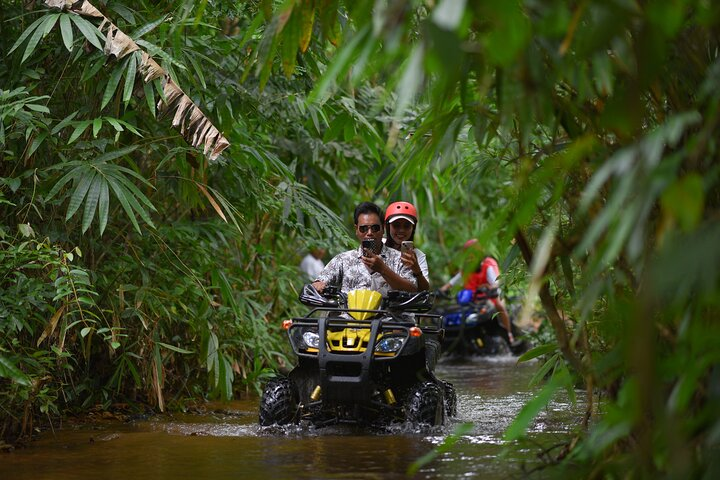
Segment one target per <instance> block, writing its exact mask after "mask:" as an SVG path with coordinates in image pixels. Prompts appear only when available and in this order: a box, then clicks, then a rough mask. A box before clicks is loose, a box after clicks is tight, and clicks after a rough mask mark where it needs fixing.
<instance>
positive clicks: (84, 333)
mask: <svg viewBox="0 0 720 480" xmlns="http://www.w3.org/2000/svg"><path fill="white" fill-rule="evenodd" d="M91 331H92V327H85V328H83V329H82V330H80V335H81V336H82V337H83V338H85V337H87V336H88V333H90V332H91Z"/></svg>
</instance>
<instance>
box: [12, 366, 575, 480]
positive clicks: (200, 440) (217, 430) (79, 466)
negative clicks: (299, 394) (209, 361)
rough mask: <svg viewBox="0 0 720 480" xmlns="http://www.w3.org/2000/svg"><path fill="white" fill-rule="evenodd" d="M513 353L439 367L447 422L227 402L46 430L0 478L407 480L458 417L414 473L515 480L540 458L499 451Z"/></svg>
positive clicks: (563, 432) (543, 419)
mask: <svg viewBox="0 0 720 480" xmlns="http://www.w3.org/2000/svg"><path fill="white" fill-rule="evenodd" d="M515 360H516V359H514V358H512V357H506V358H494V359H485V358H478V359H475V360H472V361H466V362H461V363H442V364H441V365H440V366H439V371H438V375H439V376H440V377H441V378H443V379H446V380H449V381H451V382H453V383H454V384H455V385H456V388H457V392H458V417H457V419H455V420H454V423H451V424H449V425H447V426H445V427H441V428H439V427H438V428H433V429H425V430H422V431H415V430H409V429H408V428H402V427H399V428H396V429H393V430H391V431H390V432H382V433H378V432H374V433H373V432H367V431H365V430H362V429H358V428H356V427H331V428H323V429H314V428H308V427H302V428H301V427H289V428H283V429H272V428H269V429H268V428H265V429H262V428H260V427H258V426H257V401H244V402H234V403H233V404H231V405H230V406H229V407H226V410H225V411H224V412H223V413H215V414H206V415H174V416H171V417H158V418H153V419H151V420H147V421H140V422H135V423H128V424H117V423H109V424H106V425H103V426H99V427H96V428H94V429H89V428H88V427H82V428H78V429H72V428H64V429H62V430H61V431H58V432H56V435H55V436H53V434H52V433H49V432H47V433H45V434H43V435H42V437H41V438H40V439H39V440H38V441H36V442H34V443H33V444H32V445H31V446H30V447H29V448H26V449H21V450H18V451H15V452H13V453H10V454H6V455H2V456H1V457H0V478H3V479H30V478H32V479H42V478H53V479H70V478H73V479H77V478H102V479H103V480H113V479H116V478H117V479H121V478H122V479H126V478H149V477H152V478H157V479H173V480H176V479H183V478H213V479H225V478H269V477H272V478H277V479H285V478H287V479H296V478H313V479H315V478H323V479H344V478H356V479H357V478H359V479H372V478H383V479H393V478H398V479H399V478H407V477H406V476H405V472H406V471H407V468H408V467H409V466H410V464H411V463H412V462H413V461H414V460H416V459H417V458H419V457H421V456H423V455H425V454H426V453H427V452H428V451H430V450H431V449H432V448H433V447H435V446H436V445H438V444H440V443H441V442H442V441H443V440H444V439H445V438H446V436H447V435H448V434H449V433H451V432H452V431H453V428H454V426H455V425H457V424H458V423H460V422H471V423H472V425H473V428H472V430H471V431H470V432H469V433H467V434H466V435H464V436H463V437H462V438H461V439H460V440H459V441H458V443H457V444H456V445H455V446H454V447H453V448H452V449H451V450H450V451H448V452H446V453H443V454H442V455H440V456H439V457H438V458H437V459H436V460H435V461H434V462H432V463H431V464H429V465H428V466H426V467H425V468H423V469H422V470H421V471H420V472H419V473H418V475H417V476H416V477H415V478H447V479H458V478H466V477H471V478H473V477H481V476H482V477H483V478H485V479H491V478H512V477H521V476H523V475H524V474H523V472H524V470H523V469H528V468H532V467H533V465H535V464H537V463H538V460H537V458H536V453H537V449H535V448H523V449H514V450H512V451H511V453H510V454H508V455H504V456H503V455H502V453H503V451H504V449H505V442H504V441H503V439H502V435H503V432H504V430H505V429H506V428H507V426H508V425H509V424H510V422H511V421H512V420H513V418H514V416H515V415H516V414H517V413H518V411H519V410H520V408H522V405H523V404H524V403H525V402H526V401H527V400H528V399H529V398H530V396H531V392H530V391H529V390H528V381H529V379H530V378H531V377H532V375H533V373H534V371H535V366H534V365H525V364H521V365H516V363H515ZM581 414H582V405H577V406H572V405H571V404H570V403H568V402H567V400H566V399H559V400H558V401H557V402H555V403H553V404H552V405H551V408H549V409H548V410H547V411H545V412H543V413H541V415H540V416H539V417H538V418H537V419H536V421H535V422H534V424H533V426H532V432H533V433H532V435H531V436H532V440H533V442H537V443H540V444H548V443H552V442H554V441H556V440H557V439H558V438H559V439H562V438H566V437H567V435H568V433H569V432H570V431H571V430H572V429H573V428H574V427H575V425H576V424H577V423H578V422H579V420H580V418H581Z"/></svg>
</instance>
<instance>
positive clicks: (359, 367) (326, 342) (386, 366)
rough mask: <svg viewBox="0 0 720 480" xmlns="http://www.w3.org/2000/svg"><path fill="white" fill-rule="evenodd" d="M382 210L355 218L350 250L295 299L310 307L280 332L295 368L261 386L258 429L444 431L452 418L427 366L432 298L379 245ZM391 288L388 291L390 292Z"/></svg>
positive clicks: (431, 353) (360, 210)
mask: <svg viewBox="0 0 720 480" xmlns="http://www.w3.org/2000/svg"><path fill="white" fill-rule="evenodd" d="M381 218H382V211H381V210H380V208H379V207H377V206H376V205H375V204H372V203H362V204H360V205H358V207H357V208H356V209H355V215H354V220H355V234H356V236H357V238H358V240H360V242H361V246H360V248H358V249H354V250H350V251H348V252H344V253H341V254H339V255H337V256H336V257H335V258H333V259H332V260H331V261H330V262H329V263H328V265H327V266H326V267H325V269H324V270H323V271H322V272H321V273H320V275H319V276H318V279H317V280H316V281H315V282H313V283H312V284H310V285H306V286H305V287H304V288H303V291H302V293H301V295H300V301H301V302H303V303H304V304H305V305H308V306H311V307H315V308H313V309H312V310H311V311H310V312H309V313H308V315H307V316H305V317H300V318H293V319H292V320H287V321H286V322H285V323H284V327H285V328H286V329H287V332H288V338H289V340H290V343H291V345H292V347H293V350H294V352H295V353H296V355H297V357H298V364H297V366H295V368H293V370H292V371H291V372H290V374H289V375H288V376H287V377H279V378H276V379H274V380H271V381H270V382H268V384H267V385H266V387H265V390H264V392H263V396H262V399H261V402H260V416H259V417H260V418H259V420H260V424H261V425H272V424H287V423H297V422H299V421H300V420H308V421H310V422H311V423H313V424H314V425H317V426H321V425H328V424H334V423H362V424H370V425H387V424H388V423H392V422H395V421H411V422H418V423H426V424H430V425H438V424H442V423H443V421H444V418H445V416H446V415H454V413H455V402H456V400H455V398H456V397H455V390H454V388H453V387H452V385H451V384H449V383H447V382H442V381H440V380H438V379H437V378H436V377H435V375H434V372H433V370H434V366H435V363H436V361H437V357H438V355H439V348H440V342H441V341H442V329H441V325H440V324H441V319H440V317H439V316H437V315H428V314H424V315H423V312H427V311H428V310H429V309H430V308H431V307H432V303H433V295H432V294H431V293H429V292H427V291H424V292H415V290H416V285H415V281H414V278H413V276H412V272H411V271H410V270H409V269H408V268H407V267H405V266H404V265H403V264H402V262H401V260H400V252H398V251H396V250H391V249H388V248H387V247H385V246H384V245H383V244H382V243H381V238H382V235H383V226H382V222H381V220H380V219H381ZM391 288H392V289H394V290H391Z"/></svg>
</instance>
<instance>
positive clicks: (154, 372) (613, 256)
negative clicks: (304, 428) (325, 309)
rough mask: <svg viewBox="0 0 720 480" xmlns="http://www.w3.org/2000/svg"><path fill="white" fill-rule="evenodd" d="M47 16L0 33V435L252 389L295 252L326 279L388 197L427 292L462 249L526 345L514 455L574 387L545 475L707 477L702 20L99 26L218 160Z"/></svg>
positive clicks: (126, 66)
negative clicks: (222, 142)
mask: <svg viewBox="0 0 720 480" xmlns="http://www.w3.org/2000/svg"><path fill="white" fill-rule="evenodd" d="M45 3H47V2H25V4H24V5H22V6H21V5H19V4H17V3H11V4H10V6H8V7H7V8H4V9H2V11H0V25H2V31H3V33H4V35H3V36H2V39H0V53H2V58H3V62H2V63H0V85H2V87H0V146H1V147H2V150H1V151H0V205H1V206H0V241H2V247H1V248H0V265H2V267H1V268H0V272H2V275H3V277H2V280H1V281H2V287H1V288H0V295H2V302H0V330H2V333H3V335H2V337H0V338H2V340H0V406H2V408H3V409H4V410H5V411H6V412H12V413H13V414H14V416H11V417H10V418H11V420H12V421H9V422H6V424H5V425H4V427H3V428H4V429H6V431H10V430H12V429H13V428H14V429H15V430H17V429H18V426H22V427H23V429H24V430H25V431H26V432H27V431H28V430H27V429H28V425H27V421H28V420H29V419H31V418H33V415H34V416H37V415H40V414H44V413H46V412H56V411H58V409H60V408H63V409H64V408H67V407H73V406H75V407H77V406H80V407H83V406H84V407H87V406H90V405H95V404H98V403H100V404H104V405H109V404H111V403H112V402H115V401H119V400H121V399H126V398H132V397H133V396H135V398H140V399H142V400H143V401H146V402H149V403H150V404H151V405H157V406H160V407H162V406H163V405H164V404H165V403H166V402H167V399H165V397H164V395H166V394H167V393H168V392H171V393H172V395H173V400H179V399H181V398H185V397H197V396H203V395H205V396H211V395H216V396H220V397H229V396H231V395H232V394H233V389H236V390H237V389H238V388H252V386H253V385H255V384H256V383H257V381H258V380H259V379H260V378H262V376H263V375H265V374H266V372H268V371H269V370H270V369H273V368H277V367H278V366H279V362H282V361H283V354H282V351H281V345H280V343H281V341H280V337H279V336H278V335H275V333H276V332H275V329H276V327H277V325H278V322H277V319H278V318H282V316H283V315H287V314H288V312H290V311H291V310H292V309H293V308H294V298H295V297H296V295H295V293H294V292H293V288H294V287H295V286H296V282H297V272H296V270H295V265H296V262H297V260H298V257H299V255H300V253H302V249H303V248H304V247H305V246H306V245H307V243H306V242H309V241H320V242H325V243H326V245H327V246H329V247H330V248H331V250H332V251H338V250H340V249H342V248H343V247H344V246H345V245H341V244H343V243H346V240H349V239H348V237H347V235H346V230H345V225H346V224H347V223H348V220H347V218H348V213H349V211H350V210H351V208H352V205H353V204H354V203H355V202H356V201H358V200H360V199H373V200H376V201H378V202H379V203H382V204H384V203H386V202H387V201H392V200H396V199H405V200H410V201H413V202H415V203H416V204H417V205H418V206H419V209H420V212H421V229H420V232H419V242H420V243H421V244H422V245H423V247H425V248H424V250H426V251H427V253H428V254H429V258H430V259H431V262H432V265H431V266H432V268H433V271H432V273H433V276H434V278H433V280H435V281H439V279H441V278H442V277H443V276H444V274H447V273H449V272H445V271H444V265H446V264H447V263H449V262H450V261H452V260H455V258H454V254H453V252H454V251H455V248H454V247H455V246H456V245H461V244H462V243H463V242H464V241H465V240H466V239H467V238H469V237H471V236H475V237H477V238H479V239H480V240H481V242H483V244H484V245H486V246H488V248H489V249H490V250H492V251H494V253H495V254H496V255H497V256H498V257H499V258H501V261H502V262H503V263H502V264H503V265H504V267H506V270H507V273H506V278H505V282H506V284H508V286H510V287H511V288H512V287H513V286H518V287H519V286H525V285H528V288H527V290H528V292H527V293H528V297H529V298H532V297H533V296H538V297H539V299H540V301H541V303H542V306H543V308H544V310H545V313H546V315H547V318H548V319H549V322H550V324H551V326H552V330H553V332H554V337H555V341H554V342H552V343H549V344H547V345H543V346H541V347H539V348H538V349H537V350H535V351H533V352H531V353H530V354H528V355H527V356H526V358H530V357H533V356H538V357H542V358H543V363H542V367H541V368H542V370H541V372H542V375H539V376H538V380H539V381H540V380H541V379H542V378H545V379H546V381H543V382H542V384H543V387H542V389H541V390H540V392H539V394H538V395H537V397H536V398H535V399H534V400H533V401H531V402H530V403H528V405H527V406H526V407H525V409H524V410H523V411H522V412H521V414H520V415H519V416H518V418H517V419H516V421H515V422H514V424H513V425H512V426H511V427H510V429H509V430H508V432H507V437H508V439H509V440H516V439H519V438H521V437H522V434H523V432H524V431H525V428H526V427H527V426H528V425H529V423H530V422H531V421H532V418H533V417H534V414H535V413H536V412H538V411H539V410H540V409H542V408H544V406H545V405H547V403H548V401H549V400H550V399H551V398H552V397H553V395H554V393H555V392H557V391H558V390H560V389H567V391H568V392H569V393H570V394H571V395H572V394H574V392H575V390H574V387H575V386H576V385H581V386H582V388H583V389H584V391H585V392H586V396H587V399H588V402H587V403H588V413H587V422H586V424H585V425H583V426H582V428H581V429H580V430H579V431H578V441H577V442H573V443H572V444H571V445H568V446H566V448H565V449H564V450H563V451H561V452H556V458H557V459H558V461H559V462H560V463H559V464H558V466H557V468H558V469H559V470H558V471H561V472H562V471H567V470H564V469H572V470H570V471H572V472H573V474H574V475H583V474H584V475H586V476H620V475H626V474H628V472H629V474H630V475H631V476H645V475H652V474H655V473H658V472H659V473H661V474H663V475H667V476H679V477H686V476H700V475H701V474H703V473H708V472H712V471H718V469H720V466H718V463H717V459H716V458H713V455H712V453H713V451H715V450H717V448H718V441H719V439H720V420H718V419H720V411H719V410H720V401H719V400H720V398H719V397H720V390H718V385H720V378H719V377H718V376H719V375H720V370H719V369H718V360H719V357H720V353H719V352H720V350H718V349H717V348H716V346H715V342H716V341H717V340H718V339H720V325H719V324H718V321H717V319H718V317H719V316H718V313H719V312H718V310H719V308H718V306H719V303H720V290H719V289H718V272H719V271H720V268H719V267H720V242H718V239H719V238H720V223H719V222H718V207H719V206H720V205H719V203H720V196H719V194H720V190H719V189H718V173H719V165H720V164H719V162H718V161H717V160H718V154H719V152H718V144H717V138H720V131H719V130H720V125H719V123H718V118H719V117H718V113H719V109H720V89H718V85H719V84H720V60H719V56H718V53H719V51H720V50H719V48H720V37H719V34H720V31H719V27H720V7H718V6H717V5H715V4H714V3H713V2H707V1H704V0H672V1H671V0H655V1H652V2H630V1H625V0H611V1H600V0H583V1H578V2H562V1H554V0H525V1H522V2H520V1H479V0H478V1H466V0H438V1H432V0H426V1H421V0H386V1H376V2H369V1H345V0H285V1H282V2H279V1H278V2H274V1H271V0H262V1H259V2H245V3H238V2H223V1H218V2H190V1H180V0H178V1H174V2H165V3H163V6H162V7H158V6H156V5H154V4H153V3H152V2H142V1H128V2H96V4H95V6H96V7H97V8H98V9H100V10H102V11H103V14H104V15H105V16H106V17H108V18H111V19H112V22H113V23H114V24H115V25H116V26H117V28H118V29H120V30H122V31H123V32H126V33H127V34H128V35H129V37H130V38H131V39H132V40H133V41H134V43H135V44H137V45H138V46H139V47H140V49H141V50H142V51H145V52H147V53H148V54H149V55H150V56H152V57H153V58H155V59H156V61H157V63H158V64H159V66H160V67H161V68H162V69H163V70H164V71H166V72H167V74H168V75H169V78H172V80H173V82H174V83H175V84H177V85H178V86H180V87H181V88H182V90H183V91H184V92H185V93H186V94H187V96H188V98H189V99H190V100H191V101H192V102H194V104H195V105H197V106H198V107H199V108H200V110H201V111H202V112H204V114H205V115H206V116H207V118H208V119H210V120H211V122H212V123H213V124H214V125H215V126H216V127H217V129H218V130H219V131H220V132H222V134H223V135H224V136H225V137H226V138H227V140H228V141H229V143H230V146H229V147H228V148H227V149H226V150H224V151H223V152H222V153H221V154H220V156H219V157H218V158H217V159H216V160H215V161H214V162H210V161H209V157H208V156H205V155H203V152H202V150H203V147H202V146H201V145H200V146H199V145H196V146H195V147H193V146H192V144H188V143H186V142H185V141H184V139H183V136H182V132H178V131H176V130H174V129H173V127H172V124H176V125H177V124H178V122H177V121H174V120H176V119H170V118H165V117H163V116H162V115H158V113H159V112H158V107H157V105H158V104H161V102H160V101H161V100H163V99H166V97H165V96H164V95H165V92H164V90H163V88H162V87H163V84H162V81H160V82H152V81H151V82H144V81H143V80H142V79H141V78H138V76H137V71H138V66H139V65H142V61H141V58H139V57H138V56H140V55H142V53H141V52H140V51H137V52H134V53H130V54H128V55H127V56H125V57H122V58H120V57H118V56H117V55H108V54H106V53H105V52H103V51H102V50H101V49H99V48H98V44H99V45H100V47H102V46H103V42H104V41H106V36H103V35H100V34H98V33H97V27H98V26H99V25H96V23H97V22H96V23H93V21H92V19H90V20H88V19H87V18H85V17H82V16H78V15H75V14H74V13H70V12H69V11H68V10H59V9H57V8H53V9H48V8H46V5H45ZM54 3H57V4H58V5H60V6H62V5H64V4H65V3H64V2H54ZM70 3H72V2H70ZM87 3H88V2H79V4H87ZM76 7H77V5H76ZM78 18H83V19H85V20H86V21H87V23H85V22H83V21H78ZM449 225H451V226H452V228H449ZM338 238H340V239H343V240H341V241H340V242H338V240H337V239H338ZM524 271H528V272H529V275H527V276H526V275H524V274H523V272H524ZM240 379H241V380H240ZM598 394H600V395H601V396H602V397H603V402H604V403H603V404H604V407H603V409H602V415H599V416H597V415H596V413H597V411H598V406H597V404H596V403H595V401H594V399H596V398H597V395H598Z"/></svg>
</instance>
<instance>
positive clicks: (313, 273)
mask: <svg viewBox="0 0 720 480" xmlns="http://www.w3.org/2000/svg"><path fill="white" fill-rule="evenodd" d="M324 256H325V249H324V248H321V247H312V248H310V252H309V253H308V254H307V255H305V257H304V258H303V259H302V261H301V262H300V270H302V271H303V272H305V275H307V277H308V279H309V280H310V281H312V280H315V279H316V278H317V276H318V275H320V272H322V269H323V268H325V262H323V257H324Z"/></svg>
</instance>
